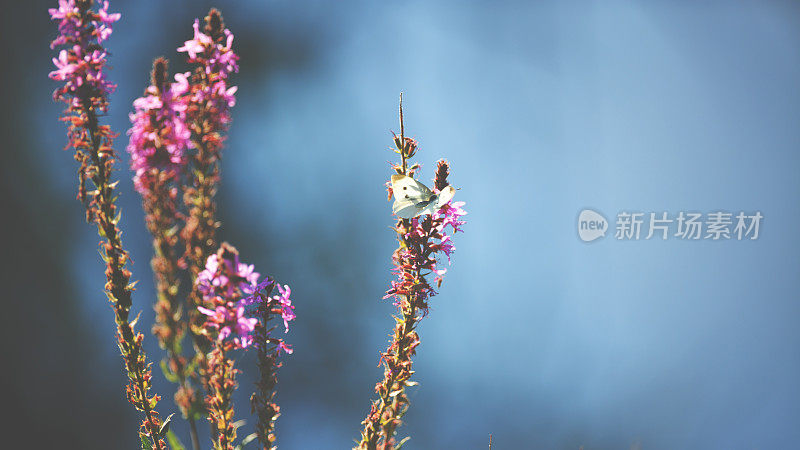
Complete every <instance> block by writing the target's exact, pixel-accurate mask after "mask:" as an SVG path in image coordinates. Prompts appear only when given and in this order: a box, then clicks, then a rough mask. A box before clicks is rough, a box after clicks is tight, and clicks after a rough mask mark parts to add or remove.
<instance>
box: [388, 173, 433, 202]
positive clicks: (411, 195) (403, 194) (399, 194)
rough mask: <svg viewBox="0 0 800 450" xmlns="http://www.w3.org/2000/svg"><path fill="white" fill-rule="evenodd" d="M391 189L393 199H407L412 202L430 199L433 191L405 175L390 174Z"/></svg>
mask: <svg viewBox="0 0 800 450" xmlns="http://www.w3.org/2000/svg"><path fill="white" fill-rule="evenodd" d="M392 191H394V198H395V199H399V200H402V199H408V200H411V201H412V202H414V203H420V202H427V201H430V199H431V197H432V196H433V192H431V190H430V189H428V186H425V185H424V184H422V183H420V182H419V181H417V180H415V179H413V178H411V177H407V176H405V175H399V174H396V175H392Z"/></svg>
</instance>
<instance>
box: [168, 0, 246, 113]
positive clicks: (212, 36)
mask: <svg viewBox="0 0 800 450" xmlns="http://www.w3.org/2000/svg"><path fill="white" fill-rule="evenodd" d="M206 21H207V26H206V28H205V30H204V31H205V32H203V31H201V30H200V21H199V20H195V21H194V37H193V38H192V39H191V40H188V41H186V42H185V43H184V45H183V47H180V48H178V51H179V52H186V53H187V55H188V58H187V61H188V62H189V63H192V64H198V65H199V66H201V67H202V70H203V72H202V73H203V74H202V79H203V80H202V81H203V82H200V83H197V89H195V90H194V91H193V92H192V101H193V102H194V103H196V104H198V105H205V109H206V110H214V111H216V112H218V113H219V117H218V120H219V122H220V123H221V124H223V125H224V124H228V123H230V114H229V113H228V109H229V108H231V107H233V106H234V105H235V104H236V97H235V96H234V95H235V94H236V90H237V88H236V86H228V82H229V80H228V78H229V77H230V74H231V73H233V72H238V71H239V65H238V63H237V61H238V60H239V57H238V56H237V55H236V53H234V51H233V49H232V46H233V33H231V32H230V30H228V29H227V28H224V29H223V24H222V19H221V17H220V16H219V15H218V13H217V14H211V15H210V16H209V18H208V19H207V20H206Z"/></svg>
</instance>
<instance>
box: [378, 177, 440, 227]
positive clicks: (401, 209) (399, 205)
mask: <svg viewBox="0 0 800 450" xmlns="http://www.w3.org/2000/svg"><path fill="white" fill-rule="evenodd" d="M392 191H393V192H394V205H392V212H394V214H395V215H397V217H400V218H403V219H411V218H412V217H417V216H419V215H422V214H433V213H434V212H436V211H437V210H438V209H439V208H441V207H442V206H444V205H445V204H446V203H447V202H449V201H450V200H451V199H452V198H453V196H454V195H455V193H456V190H455V189H454V188H453V187H452V186H447V187H446V188H444V189H443V190H442V192H440V193H439V195H436V194H434V193H433V192H432V191H431V190H430V189H428V187H427V186H425V185H424V184H422V183H420V182H419V181H417V180H415V179H413V178H411V177H408V176H405V175H399V174H397V175H392Z"/></svg>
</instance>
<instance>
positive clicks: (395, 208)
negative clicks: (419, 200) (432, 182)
mask: <svg viewBox="0 0 800 450" xmlns="http://www.w3.org/2000/svg"><path fill="white" fill-rule="evenodd" d="M421 209H422V208H420V207H418V206H417V205H416V204H415V203H414V202H412V201H410V200H408V199H403V200H399V199H397V198H395V200H394V204H393V205H392V212H393V213H394V214H395V215H397V217H400V218H401V219H410V218H412V217H416V216H417V215H419V213H420V210H421Z"/></svg>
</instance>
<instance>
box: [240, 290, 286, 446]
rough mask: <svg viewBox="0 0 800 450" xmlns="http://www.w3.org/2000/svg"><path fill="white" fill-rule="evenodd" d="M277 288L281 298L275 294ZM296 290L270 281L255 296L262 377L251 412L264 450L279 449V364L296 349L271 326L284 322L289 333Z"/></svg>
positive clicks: (252, 400)
mask: <svg viewBox="0 0 800 450" xmlns="http://www.w3.org/2000/svg"><path fill="white" fill-rule="evenodd" d="M275 287H277V288H278V295H271V294H272V292H273V290H274V289H275ZM291 294H292V290H291V289H290V288H289V286H287V285H284V286H281V285H280V284H278V283H276V282H275V281H273V280H270V279H266V280H264V281H263V282H262V283H261V284H259V285H258V288H257V289H256V292H255V293H254V295H253V300H254V302H255V303H256V305H257V307H256V314H255V316H256V317H257V318H258V320H259V323H258V326H257V327H256V331H255V336H256V342H257V346H256V347H257V350H258V371H259V378H258V381H257V382H256V391H255V392H254V393H253V395H252V396H250V406H251V411H252V412H253V413H254V414H256V416H257V417H258V422H257V423H256V436H257V437H258V441H259V443H261V446H262V448H263V449H264V450H268V449H273V448H277V447H276V446H275V443H276V440H277V438H276V436H275V422H276V421H277V420H278V416H280V414H281V409H280V407H279V406H278V404H277V403H276V402H275V396H276V394H277V384H278V369H279V368H280V367H281V365H282V363H280V362H278V357H279V356H280V354H281V352H283V353H287V354H292V348H291V347H290V346H288V345H286V343H285V342H284V341H283V339H280V338H276V337H274V336H273V335H272V331H274V329H275V327H273V326H271V325H270V323H271V321H272V319H273V318H275V317H280V318H281V319H283V326H284V327H285V329H286V332H288V331H289V322H291V321H292V320H294V319H295V314H294V311H293V310H294V306H292V301H291V299H290V298H289V297H290V296H291Z"/></svg>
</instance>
